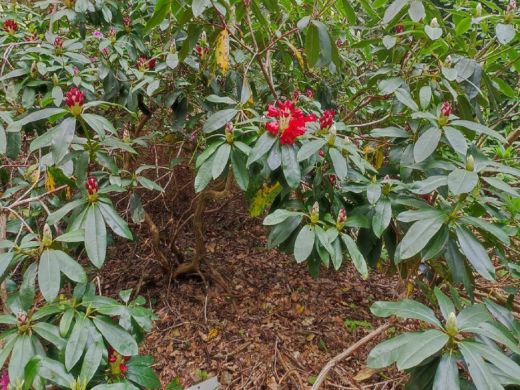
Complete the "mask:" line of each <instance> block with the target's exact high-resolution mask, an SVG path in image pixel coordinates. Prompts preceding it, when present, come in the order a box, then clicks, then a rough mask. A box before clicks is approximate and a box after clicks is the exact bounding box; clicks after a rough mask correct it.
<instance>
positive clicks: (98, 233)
mask: <svg viewBox="0 0 520 390" xmlns="http://www.w3.org/2000/svg"><path fill="white" fill-rule="evenodd" d="M84 228H85V249H86V251H87V255H88V258H89V259H90V261H91V262H92V264H94V265H95V266H96V267H97V268H101V266H102V265H103V263H104V262H105V257H106V253H107V228H106V226H105V221H104V220H103V215H102V214H101V211H99V206H98V205H97V204H92V205H91V206H90V207H89V208H88V211H87V216H86V218H85V226H84Z"/></svg>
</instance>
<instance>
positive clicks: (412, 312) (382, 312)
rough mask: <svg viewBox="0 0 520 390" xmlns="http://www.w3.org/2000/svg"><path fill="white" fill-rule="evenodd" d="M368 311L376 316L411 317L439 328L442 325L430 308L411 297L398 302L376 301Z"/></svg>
mask: <svg viewBox="0 0 520 390" xmlns="http://www.w3.org/2000/svg"><path fill="white" fill-rule="evenodd" d="M370 311H371V312H372V314H374V315H375V316H378V317H389V316H393V315H395V316H397V317H400V318H404V319H410V318H411V319H415V320H420V321H425V322H428V323H429V324H432V325H434V326H437V327H439V328H441V327H442V324H441V323H440V321H439V320H438V319H437V317H436V316H435V313H434V312H433V310H432V309H430V308H429V307H428V306H426V305H423V304H422V303H420V302H417V301H414V300H411V299H403V300H402V301H398V302H392V301H389V302H384V301H378V302H375V303H374V304H373V305H372V306H371V307H370Z"/></svg>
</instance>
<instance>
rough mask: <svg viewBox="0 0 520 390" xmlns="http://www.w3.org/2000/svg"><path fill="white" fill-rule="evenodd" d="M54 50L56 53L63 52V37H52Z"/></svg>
mask: <svg viewBox="0 0 520 390" xmlns="http://www.w3.org/2000/svg"><path fill="white" fill-rule="evenodd" d="M54 52H55V53H56V54H58V55H59V54H63V39H62V38H61V37H56V38H55V39H54Z"/></svg>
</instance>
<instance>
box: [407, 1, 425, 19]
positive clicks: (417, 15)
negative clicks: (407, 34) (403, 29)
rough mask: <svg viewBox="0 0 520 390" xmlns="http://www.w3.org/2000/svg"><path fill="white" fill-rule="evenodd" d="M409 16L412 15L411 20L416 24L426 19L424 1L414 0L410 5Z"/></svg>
mask: <svg viewBox="0 0 520 390" xmlns="http://www.w3.org/2000/svg"><path fill="white" fill-rule="evenodd" d="M408 14H409V15H410V18H411V19H412V20H413V21H414V22H416V23H417V22H419V21H420V20H422V19H424V18H425V17H426V11H425V10H424V5H423V3H422V1H419V0H413V1H412V3H411V4H410V9H409V10H408Z"/></svg>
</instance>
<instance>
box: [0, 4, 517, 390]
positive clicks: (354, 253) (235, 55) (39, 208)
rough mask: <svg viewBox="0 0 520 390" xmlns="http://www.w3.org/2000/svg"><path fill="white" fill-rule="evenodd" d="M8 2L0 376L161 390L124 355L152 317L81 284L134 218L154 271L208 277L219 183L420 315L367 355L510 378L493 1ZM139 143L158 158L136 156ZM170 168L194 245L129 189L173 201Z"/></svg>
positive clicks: (502, 66) (505, 103) (505, 126)
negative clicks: (392, 286) (183, 170)
mask: <svg viewBox="0 0 520 390" xmlns="http://www.w3.org/2000/svg"><path fill="white" fill-rule="evenodd" d="M26 3H27V5H25V4H24V2H4V3H2V4H0V18H1V20H0V23H2V29H1V32H0V47H1V50H2V56H1V65H0V86H1V88H2V93H1V95H0V105H1V110H0V154H1V156H2V166H1V168H0V180H1V186H2V193H1V197H0V276H1V280H2V287H1V291H0V293H1V294H0V298H1V300H2V308H3V312H4V314H3V315H1V316H0V323H1V324H2V333H1V334H0V338H1V340H2V344H1V345H2V346H1V350H0V365H1V366H3V367H4V371H3V376H2V383H3V384H2V386H3V387H4V388H13V389H15V388H16V389H29V388H36V389H41V388H46V387H48V386H56V387H59V388H69V389H76V390H79V389H87V388H96V389H123V388H124V389H127V388H129V389H132V388H145V389H152V388H160V387H161V384H160V383H159V381H158V379H157V377H156V375H155V374H154V372H153V369H152V368H151V366H152V364H153V361H152V359H151V358H150V357H147V356H140V355H139V354H138V352H139V350H138V343H140V342H141V341H142V340H143V337H144V334H145V332H146V331H149V330H150V329H151V328H152V326H153V322H152V321H153V319H154V314H153V312H152V310H150V308H149V306H148V305H147V304H146V302H145V300H144V298H143V297H141V296H139V295H138V294H135V293H134V292H133V291H132V290H124V291H121V292H119V294H118V296H116V294H117V293H114V295H113V296H112V297H109V296H105V295H102V294H101V293H102V292H101V291H99V289H100V288H99V286H98V285H96V283H95V281H96V278H97V273H98V272H102V267H103V265H104V264H105V263H106V262H107V261H110V256H109V255H108V253H110V252H107V248H109V247H110V246H111V245H114V244H115V243H116V242H120V241H121V240H128V241H129V242H132V241H137V240H139V237H136V236H135V232H136V230H137V229H136V227H137V226H139V225H143V226H144V227H146V228H147V230H148V232H149V234H150V236H151V242H152V244H153V249H154V261H155V262H156V266H157V268H158V269H162V270H163V271H164V273H165V275H166V276H165V277H177V276H179V275H182V274H186V273H199V274H200V275H202V277H203V279H204V280H206V279H205V277H204V274H206V275H208V276H210V277H217V276H216V275H215V273H214V272H215V271H211V270H206V269H205V268H204V267H201V265H202V264H203V261H204V256H205V245H204V242H205V239H204V238H205V237H204V211H205V209H206V205H207V204H208V203H209V202H211V201H214V202H222V201H224V200H225V198H226V197H228V196H229V194H230V193H231V192H233V191H242V192H243V193H244V195H245V197H246V198H247V200H248V202H249V205H250V211H251V214H252V215H253V216H255V217H262V218H263V225H265V226H266V228H267V229H269V237H268V243H267V245H268V246H269V247H270V248H278V249H279V250H281V251H284V252H287V253H290V254H291V255H293V256H294V259H295V261H296V262H297V263H304V262H305V263H306V265H307V266H308V268H309V272H310V273H311V274H312V275H313V276H316V277H319V273H320V270H321V269H325V268H333V269H335V270H339V269H340V268H341V267H344V266H345V263H347V262H351V263H352V264H353V265H354V267H355V269H356V270H357V272H358V273H359V277H360V278H362V279H367V278H368V277H369V275H370V273H371V272H378V271H377V270H379V272H380V271H381V270H385V271H386V272H387V273H388V274H395V275H398V277H399V278H400V280H401V283H400V286H399V287H396V289H398V290H400V291H401V297H400V298H401V299H399V300H396V301H388V302H376V303H374V304H373V305H372V307H371V311H372V313H373V314H374V315H376V316H380V317H390V316H396V317H398V318H401V319H414V320H418V324H419V325H418V326H417V328H416V331H415V332H408V333H401V334H399V335H397V336H395V337H393V338H390V339H389V340H387V341H384V342H382V343H380V344H379V345H377V346H376V347H375V348H374V349H372V351H371V352H370V354H369V356H368V362H367V364H368V366H369V367H371V368H377V369H380V368H384V367H387V366H390V365H392V364H394V363H396V366H397V369H398V370H405V371H406V372H407V373H408V374H409V375H408V377H409V381H410V386H411V388H425V389H426V388H435V389H458V388H461V387H466V386H475V387H476V388H477V389H479V390H480V389H500V388H504V387H505V386H507V385H520V365H519V362H520V322H519V320H518V315H519V313H518V311H517V310H518V307H519V306H518V305H519V304H518V303H517V302H516V301H515V297H517V295H518V294H517V288H518V277H519V275H520V268H519V262H518V260H519V255H518V254H519V253H520V252H519V247H518V242H519V235H520V233H519V229H518V222H519V219H520V218H519V216H520V214H519V213H520V200H519V199H520V195H519V193H518V187H519V178H520V164H519V160H518V157H519V155H518V145H519V143H518V140H519V138H520V128H519V126H520V110H519V107H520V100H519V99H520V95H519V91H520V88H519V86H520V83H519V82H520V78H519V72H520V57H519V53H518V45H519V38H518V32H517V30H518V25H519V24H520V11H519V10H518V8H517V6H516V3H515V1H514V0H509V1H487V0H482V1H481V2H476V1H470V0H438V1H437V0H394V1H389V0H375V1H373V0H341V1H330V0H320V1H314V0H313V1H311V0H298V1H289V0H283V1H271V0H218V1H209V0H192V1H182V0H156V1H154V0H135V1H128V2H113V1H108V0H96V1H93V0H75V1H74V0H67V1H47V0H43V1H36V2H26ZM156 143H162V144H167V146H168V148H170V149H171V155H175V156H176V157H175V158H174V159H172V160H171V162H169V164H166V165H164V164H162V163H161V164H160V163H159V162H157V161H152V162H151V161H150V160H149V159H146V158H145V155H146V151H147V150H148V148H149V147H151V146H153V145H154V144H156ZM176 164H182V165H185V166H187V167H189V168H191V169H192V172H193V177H194V180H193V184H192V183H188V184H189V185H190V186H193V188H194V190H195V192H196V193H197V195H196V197H195V198H194V199H193V202H192V205H193V212H192V214H190V216H189V218H188V219H187V220H186V221H175V223H174V224H173V225H177V226H178V225H184V224H185V223H186V222H188V220H190V221H189V222H190V223H191V224H192V225H193V228H192V231H193V239H194V240H195V244H194V249H193V250H190V248H183V247H182V246H181V245H180V244H179V243H178V242H177V241H178V240H177V233H178V232H174V231H171V232H168V231H167V230H162V231H160V229H158V227H157V225H156V222H155V221H154V220H153V216H152V215H151V214H149V213H148V210H147V204H148V203H149V202H148V203H147V202H143V201H142V198H141V197H142V196H143V193H145V191H148V192H150V191H152V192H155V193H154V197H156V196H161V195H163V194H164V193H168V192H169V191H173V190H172V186H173V184H171V183H176V181H172V180H169V181H168V182H167V183H166V184H165V182H164V181H161V179H162V178H164V177H166V175H170V177H172V176H173V175H174V168H175V165H176ZM163 174H165V175H163ZM185 180H187V179H185ZM159 183H162V185H161V184H159ZM177 184H178V183H177ZM180 184H181V185H182V183H180ZM163 187H164V188H163ZM177 222H178V223H177ZM145 230H146V229H145ZM140 231H144V230H140ZM170 233H171V234H170ZM130 245H132V243H130ZM114 254H116V255H117V253H116V252H114ZM132 261H134V260H133V259H129V266H128V269H127V270H126V272H134V268H133V267H132ZM135 261H137V259H136V260H135ZM99 269H101V271H99ZM135 272H137V271H135ZM505 280H507V288H501V287H503V284H504V281H505ZM367 283H370V282H369V281H367ZM489 286H492V287H489ZM412 297H413V298H414V299H415V300H414V299H412ZM172 364H174V363H172ZM471 384H472V385H471ZM316 386H319V384H317V385H316Z"/></svg>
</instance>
